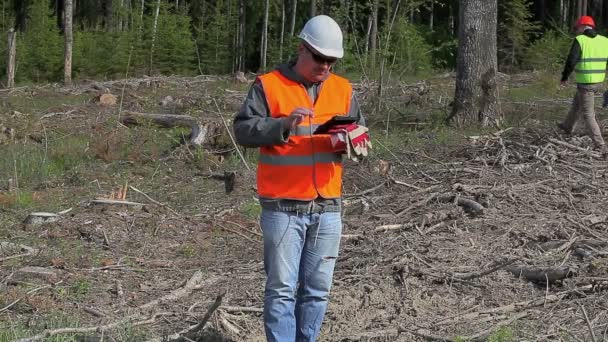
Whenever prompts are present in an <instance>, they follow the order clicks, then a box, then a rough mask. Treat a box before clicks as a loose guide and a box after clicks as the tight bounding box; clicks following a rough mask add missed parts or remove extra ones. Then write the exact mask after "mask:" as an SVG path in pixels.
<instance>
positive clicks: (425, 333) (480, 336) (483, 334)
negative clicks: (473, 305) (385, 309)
mask: <svg viewBox="0 0 608 342" xmlns="http://www.w3.org/2000/svg"><path fill="white" fill-rule="evenodd" d="M526 316H528V312H526V311H524V312H519V313H517V314H514V315H513V316H511V318H509V319H507V320H504V321H501V322H499V323H497V324H495V325H494V326H492V327H490V328H488V329H485V330H482V331H480V332H478V333H476V334H474V335H470V336H460V337H458V340H464V341H485V339H486V338H487V337H488V336H490V335H491V334H492V333H493V332H494V331H496V330H498V329H500V328H501V327H504V326H508V325H511V324H513V322H515V321H517V320H519V319H521V318H524V317H526ZM399 332H400V333H402V332H407V333H410V334H412V335H415V336H418V337H422V338H425V339H427V340H429V341H457V339H456V338H452V337H445V336H439V335H435V334H433V333H432V332H431V331H430V330H428V329H424V328H419V329H416V330H413V329H408V328H404V327H399Z"/></svg>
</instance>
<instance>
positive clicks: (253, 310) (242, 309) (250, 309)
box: [220, 305, 264, 313]
mask: <svg viewBox="0 0 608 342" xmlns="http://www.w3.org/2000/svg"><path fill="white" fill-rule="evenodd" d="M220 309H222V310H224V311H226V312H245V313H249V312H250V313H264V309H263V308H255V307H248V306H227V305H222V306H221V307H220Z"/></svg>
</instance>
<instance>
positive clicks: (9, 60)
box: [6, 28, 17, 88]
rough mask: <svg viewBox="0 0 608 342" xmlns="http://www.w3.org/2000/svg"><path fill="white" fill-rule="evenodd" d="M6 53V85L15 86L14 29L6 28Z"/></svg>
mask: <svg viewBox="0 0 608 342" xmlns="http://www.w3.org/2000/svg"><path fill="white" fill-rule="evenodd" d="M7 50H8V54H7V57H6V76H7V79H6V87H7V88H12V87H14V86H15V56H16V54H17V32H15V30H14V29H12V28H11V29H10V30H8V45H7Z"/></svg>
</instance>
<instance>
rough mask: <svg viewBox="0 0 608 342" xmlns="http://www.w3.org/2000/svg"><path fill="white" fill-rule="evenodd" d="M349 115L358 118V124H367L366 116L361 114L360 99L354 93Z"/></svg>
mask: <svg viewBox="0 0 608 342" xmlns="http://www.w3.org/2000/svg"><path fill="white" fill-rule="evenodd" d="M348 116H350V117H354V118H357V125H359V126H365V118H364V117H363V115H362V114H361V107H359V101H357V98H356V97H355V94H354V93H353V97H352V98H351V100H350V109H349V111H348Z"/></svg>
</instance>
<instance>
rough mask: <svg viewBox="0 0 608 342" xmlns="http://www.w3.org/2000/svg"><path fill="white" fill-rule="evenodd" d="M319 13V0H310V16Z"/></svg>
mask: <svg viewBox="0 0 608 342" xmlns="http://www.w3.org/2000/svg"><path fill="white" fill-rule="evenodd" d="M315 15H317V0H310V17H311V18H312V17H314V16H315Z"/></svg>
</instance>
